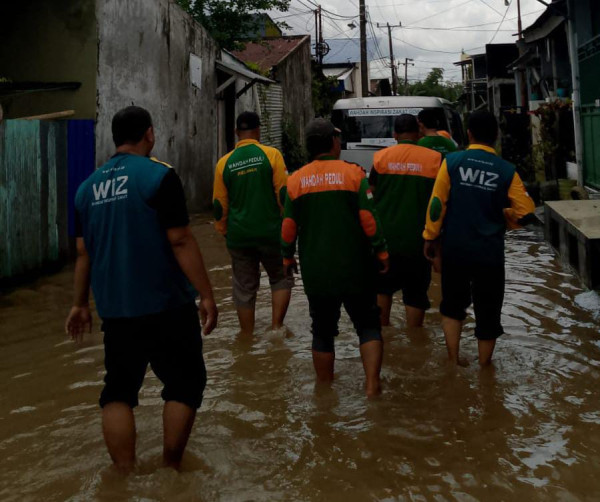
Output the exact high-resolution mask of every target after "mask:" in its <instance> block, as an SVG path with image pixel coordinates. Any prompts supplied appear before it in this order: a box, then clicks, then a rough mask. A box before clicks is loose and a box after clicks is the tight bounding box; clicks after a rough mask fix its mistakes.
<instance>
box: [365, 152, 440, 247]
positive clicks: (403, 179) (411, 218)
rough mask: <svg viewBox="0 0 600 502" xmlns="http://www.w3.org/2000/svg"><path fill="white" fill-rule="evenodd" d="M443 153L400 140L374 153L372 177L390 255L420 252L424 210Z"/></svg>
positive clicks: (370, 178)
mask: <svg viewBox="0 0 600 502" xmlns="http://www.w3.org/2000/svg"><path fill="white" fill-rule="evenodd" d="M440 163H441V154H440V153H438V152H435V151H433V150H430V149H428V148H424V147H420V146H417V145H415V144H414V143H412V142H400V143H399V144H398V145H394V146H391V147H389V148H385V149H384V150H381V151H379V152H377V153H376V154H375V157H374V159H373V169H372V171H371V175H370V177H369V181H370V183H371V185H374V186H375V187H376V188H375V207H376V209H377V213H378V214H379V217H380V219H381V223H382V226H383V231H384V235H385V238H386V240H387V242H388V248H389V251H390V253H391V254H398V255H403V256H417V255H419V256H420V255H421V253H422V248H423V241H422V237H421V232H422V230H423V225H424V223H425V213H426V211H427V205H428V203H429V198H430V196H431V190H432V189H433V184H434V182H435V177H436V175H437V173H438V170H439V166H440Z"/></svg>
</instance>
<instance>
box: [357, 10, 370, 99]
mask: <svg viewBox="0 0 600 502" xmlns="http://www.w3.org/2000/svg"><path fill="white" fill-rule="evenodd" d="M359 15H360V83H361V88H362V96H363V97H366V96H368V95H369V68H368V67H367V65H368V63H367V15H366V10H365V0H359Z"/></svg>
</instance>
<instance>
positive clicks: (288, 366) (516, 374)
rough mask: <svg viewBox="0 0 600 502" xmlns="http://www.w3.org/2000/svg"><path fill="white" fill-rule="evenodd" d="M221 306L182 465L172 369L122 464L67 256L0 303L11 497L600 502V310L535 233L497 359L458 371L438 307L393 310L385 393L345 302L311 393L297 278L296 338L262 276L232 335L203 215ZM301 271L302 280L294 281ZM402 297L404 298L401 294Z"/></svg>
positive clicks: (511, 289)
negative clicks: (325, 376) (168, 454)
mask: <svg viewBox="0 0 600 502" xmlns="http://www.w3.org/2000/svg"><path fill="white" fill-rule="evenodd" d="M194 228H195V230H194V231H195V234H196V236H197V237H198V240H199V242H200V245H201V248H202V250H203V253H204V256H205V260H206V263H207V267H208V268H209V270H210V276H211V279H212V281H213V285H214V287H215V294H216V296H217V301H218V304H219V308H220V325H219V327H218V328H217V329H216V330H215V331H214V333H213V334H211V335H209V336H208V337H205V338H204V343H205V345H204V349H205V358H206V364H207V370H208V376H209V378H208V384H207V389H206V393H205V399H204V403H203V405H202V408H201V409H200V412H199V414H198V419H197V422H196V426H195V429H194V431H193V433H192V436H191V439H190V443H189V446H188V452H187V453H186V457H185V458H184V464H183V472H182V473H181V474H178V473H176V472H174V471H172V470H169V469H164V468H162V467H160V459H161V449H162V437H161V407H162V401H161V398H160V391H161V386H160V382H159V381H158V380H157V379H156V377H155V376H154V375H153V374H152V373H148V375H147V377H146V381H145V384H144V387H143V389H142V392H141V394H140V406H139V408H137V410H136V417H137V427H138V434H139V437H138V455H139V467H138V468H137V470H136V472H135V473H134V474H132V475H131V476H129V477H127V478H121V477H119V476H117V475H116V474H115V473H114V472H113V470H112V469H111V468H110V459H109V457H108V454H107V452H106V450H105V447H104V443H103V441H102V436H101V426H100V413H99V409H98V406H97V400H98V395H99V392H100V390H101V388H102V377H103V374H104V369H103V348H102V335H101V333H100V331H99V328H100V325H99V322H98V321H97V319H96V323H95V325H94V329H93V334H92V335H91V336H90V335H88V336H86V338H85V340H84V342H83V343H82V344H80V345H75V344H73V343H72V342H71V341H70V340H67V339H66V338H65V335H64V331H63V323H64V318H65V316H66V314H67V312H68V309H69V307H70V304H71V295H72V292H71V291H72V289H71V281H72V273H73V271H72V267H70V268H68V269H65V270H64V271H63V272H61V273H59V274H56V275H53V276H49V277H44V278H42V279H40V280H38V281H36V282H35V283H33V284H31V285H28V286H25V287H22V288H19V289H17V290H14V291H12V292H9V293H7V294H5V295H3V296H2V297H1V298H0V345H1V351H0V388H1V391H0V396H1V397H0V500H2V501H27V500H36V501H37V500H44V501H54V500H56V501H63V500H69V501H91V500H99V501H116V500H136V501H142V500H143V501H159V500H160V501H162V500H169V501H192V500H198V501H217V500H218V501H249V500H253V501H279V500H284V501H313V500H314V501H320V500H327V501H344V502H352V501H367V500H381V501H404V500H406V501H408V500H410V501H429V500H431V501H437V502H441V501H454V500H459V501H474V500H481V501H501V500H506V501H514V500H527V501H530V502H532V501H556V500H561V501H595V500H599V499H600V476H599V475H598V466H599V465H600V405H599V403H600V385H599V384H600V317H599V315H600V312H599V310H598V305H597V296H596V295H595V293H589V292H585V291H584V290H583V289H582V287H581V285H580V283H579V281H578V280H577V279H576V278H574V277H573V276H572V274H571V273H570V272H569V271H567V270H565V269H563V268H562V267H561V266H560V264H559V263H558V262H557V260H556V259H555V258H554V256H553V254H552V252H551V251H550V249H549V248H548V246H547V245H546V244H544V243H543V242H542V237H541V235H539V233H537V232H535V231H529V230H524V231H519V232H516V233H513V234H512V235H510V237H509V239H508V249H507V291H506V299H505V308H504V315H503V323H504V326H505V330H506V331H507V333H508V334H507V335H505V336H503V337H502V338H501V339H500V340H499V344H498V348H497V350H496V354H495V371H490V372H486V373H480V371H479V369H478V365H477V364H476V356H477V354H476V352H477V349H476V342H475V340H474V338H473V336H472V331H473V327H474V323H473V320H472V318H467V322H466V336H463V343H462V353H463V355H464V356H466V357H467V359H468V360H470V361H471V364H470V366H468V367H466V368H457V369H456V370H449V369H448V367H447V365H446V364H445V347H444V341H443V334H442V332H441V329H440V326H439V322H440V316H439V313H438V311H437V307H438V306H439V287H438V284H437V283H438V282H439V276H434V283H435V284H434V285H433V286H432V290H431V297H432V299H433V308H432V309H431V310H430V311H429V313H428V314H427V318H426V328H425V329H422V330H416V331H414V332H410V333H407V332H406V330H405V329H404V323H403V315H404V314H403V309H401V308H400V307H399V305H398V304H397V305H395V306H394V309H393V317H392V322H393V324H394V326H395V327H392V328H390V329H388V330H386V331H385V332H384V338H385V358H384V369H383V384H384V391H383V395H382V396H381V398H380V399H378V400H375V401H367V400H366V399H365V397H364V393H363V389H362V382H363V373H362V367H361V363H360V357H359V353H358V343H357V337H356V336H355V334H354V332H353V331H352V328H351V324H350V322H349V320H348V318H347V317H346V316H345V314H344V315H343V316H342V322H341V334H340V336H339V337H338V339H337V342H336V352H337V366H336V373H337V376H336V381H335V383H334V385H333V388H332V389H331V390H330V391H327V392H320V393H316V392H315V388H314V376H313V369H312V362H311V356H310V340H311V335H310V331H309V326H310V322H309V317H308V307H307V302H306V298H305V297H304V295H303V293H302V289H301V286H297V287H296V288H295V290H294V292H293V295H292V304H291V308H290V312H289V314H288V318H287V322H286V324H287V326H288V331H287V333H283V332H281V333H277V332H267V326H268V324H269V322H270V307H269V293H268V288H267V284H268V283H267V280H266V277H263V281H262V290H261V293H260V294H259V299H258V303H257V319H258V322H257V332H256V334H255V336H254V338H253V339H251V340H248V339H246V340H244V339H240V338H239V337H238V336H237V319H236V316H235V311H234V309H233V305H232V301H231V289H230V280H231V269H230V266H229V255H228V254H227V251H226V249H225V246H224V243H223V241H222V239H221V237H220V236H218V235H217V234H216V233H215V232H214V231H213V229H212V227H211V226H210V225H209V222H208V221H207V220H205V219H202V218H198V219H197V220H196V221H195V227H194ZM298 282H300V281H298ZM396 301H398V300H396Z"/></svg>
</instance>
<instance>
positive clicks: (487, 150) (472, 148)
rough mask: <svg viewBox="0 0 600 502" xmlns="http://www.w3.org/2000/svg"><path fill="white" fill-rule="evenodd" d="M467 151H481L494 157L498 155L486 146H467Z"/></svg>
mask: <svg viewBox="0 0 600 502" xmlns="http://www.w3.org/2000/svg"><path fill="white" fill-rule="evenodd" d="M467 150H483V151H484V152H488V153H493V154H494V155H498V153H496V150H495V149H494V148H493V147H491V146H487V145H480V144H478V143H474V144H472V145H469V148H467Z"/></svg>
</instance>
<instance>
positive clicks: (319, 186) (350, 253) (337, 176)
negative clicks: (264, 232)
mask: <svg viewBox="0 0 600 502" xmlns="http://www.w3.org/2000/svg"><path fill="white" fill-rule="evenodd" d="M361 185H362V186H361ZM366 190H367V188H366V180H365V174H364V172H363V170H362V169H361V168H360V166H358V165H356V164H350V163H348V162H345V161H342V160H333V159H332V160H314V161H313V162H311V163H310V164H307V165H305V166H304V167H302V168H301V169H299V170H298V171H296V172H294V173H293V174H292V175H291V176H290V178H289V180H288V196H289V201H290V203H291V205H292V207H290V208H288V206H286V215H288V214H289V215H290V216H291V217H292V218H293V220H294V225H297V229H298V250H299V253H300V263H301V265H302V278H303V281H304V289H305V291H306V293H307V294H317V295H341V294H356V293H359V292H361V291H362V290H363V289H364V288H365V287H366V285H367V283H368V281H369V280H370V276H371V275H372V273H373V268H372V261H373V258H372V251H371V246H370V244H369V240H368V239H367V237H366V235H365V231H364V225H365V224H366V220H367V219H369V217H370V218H373V216H372V215H371V213H370V212H369V215H370V216H369V215H367V214H366V212H367V211H364V210H362V211H361V206H363V205H364V201H363V200H361V197H367V196H368V195H367V192H366ZM361 220H364V221H361ZM372 226H373V230H374V231H376V222H375V220H374V219H373V221H372ZM283 228H284V235H283V238H284V241H285V239H286V235H285V231H286V228H288V226H287V222H284V226H283Z"/></svg>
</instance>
